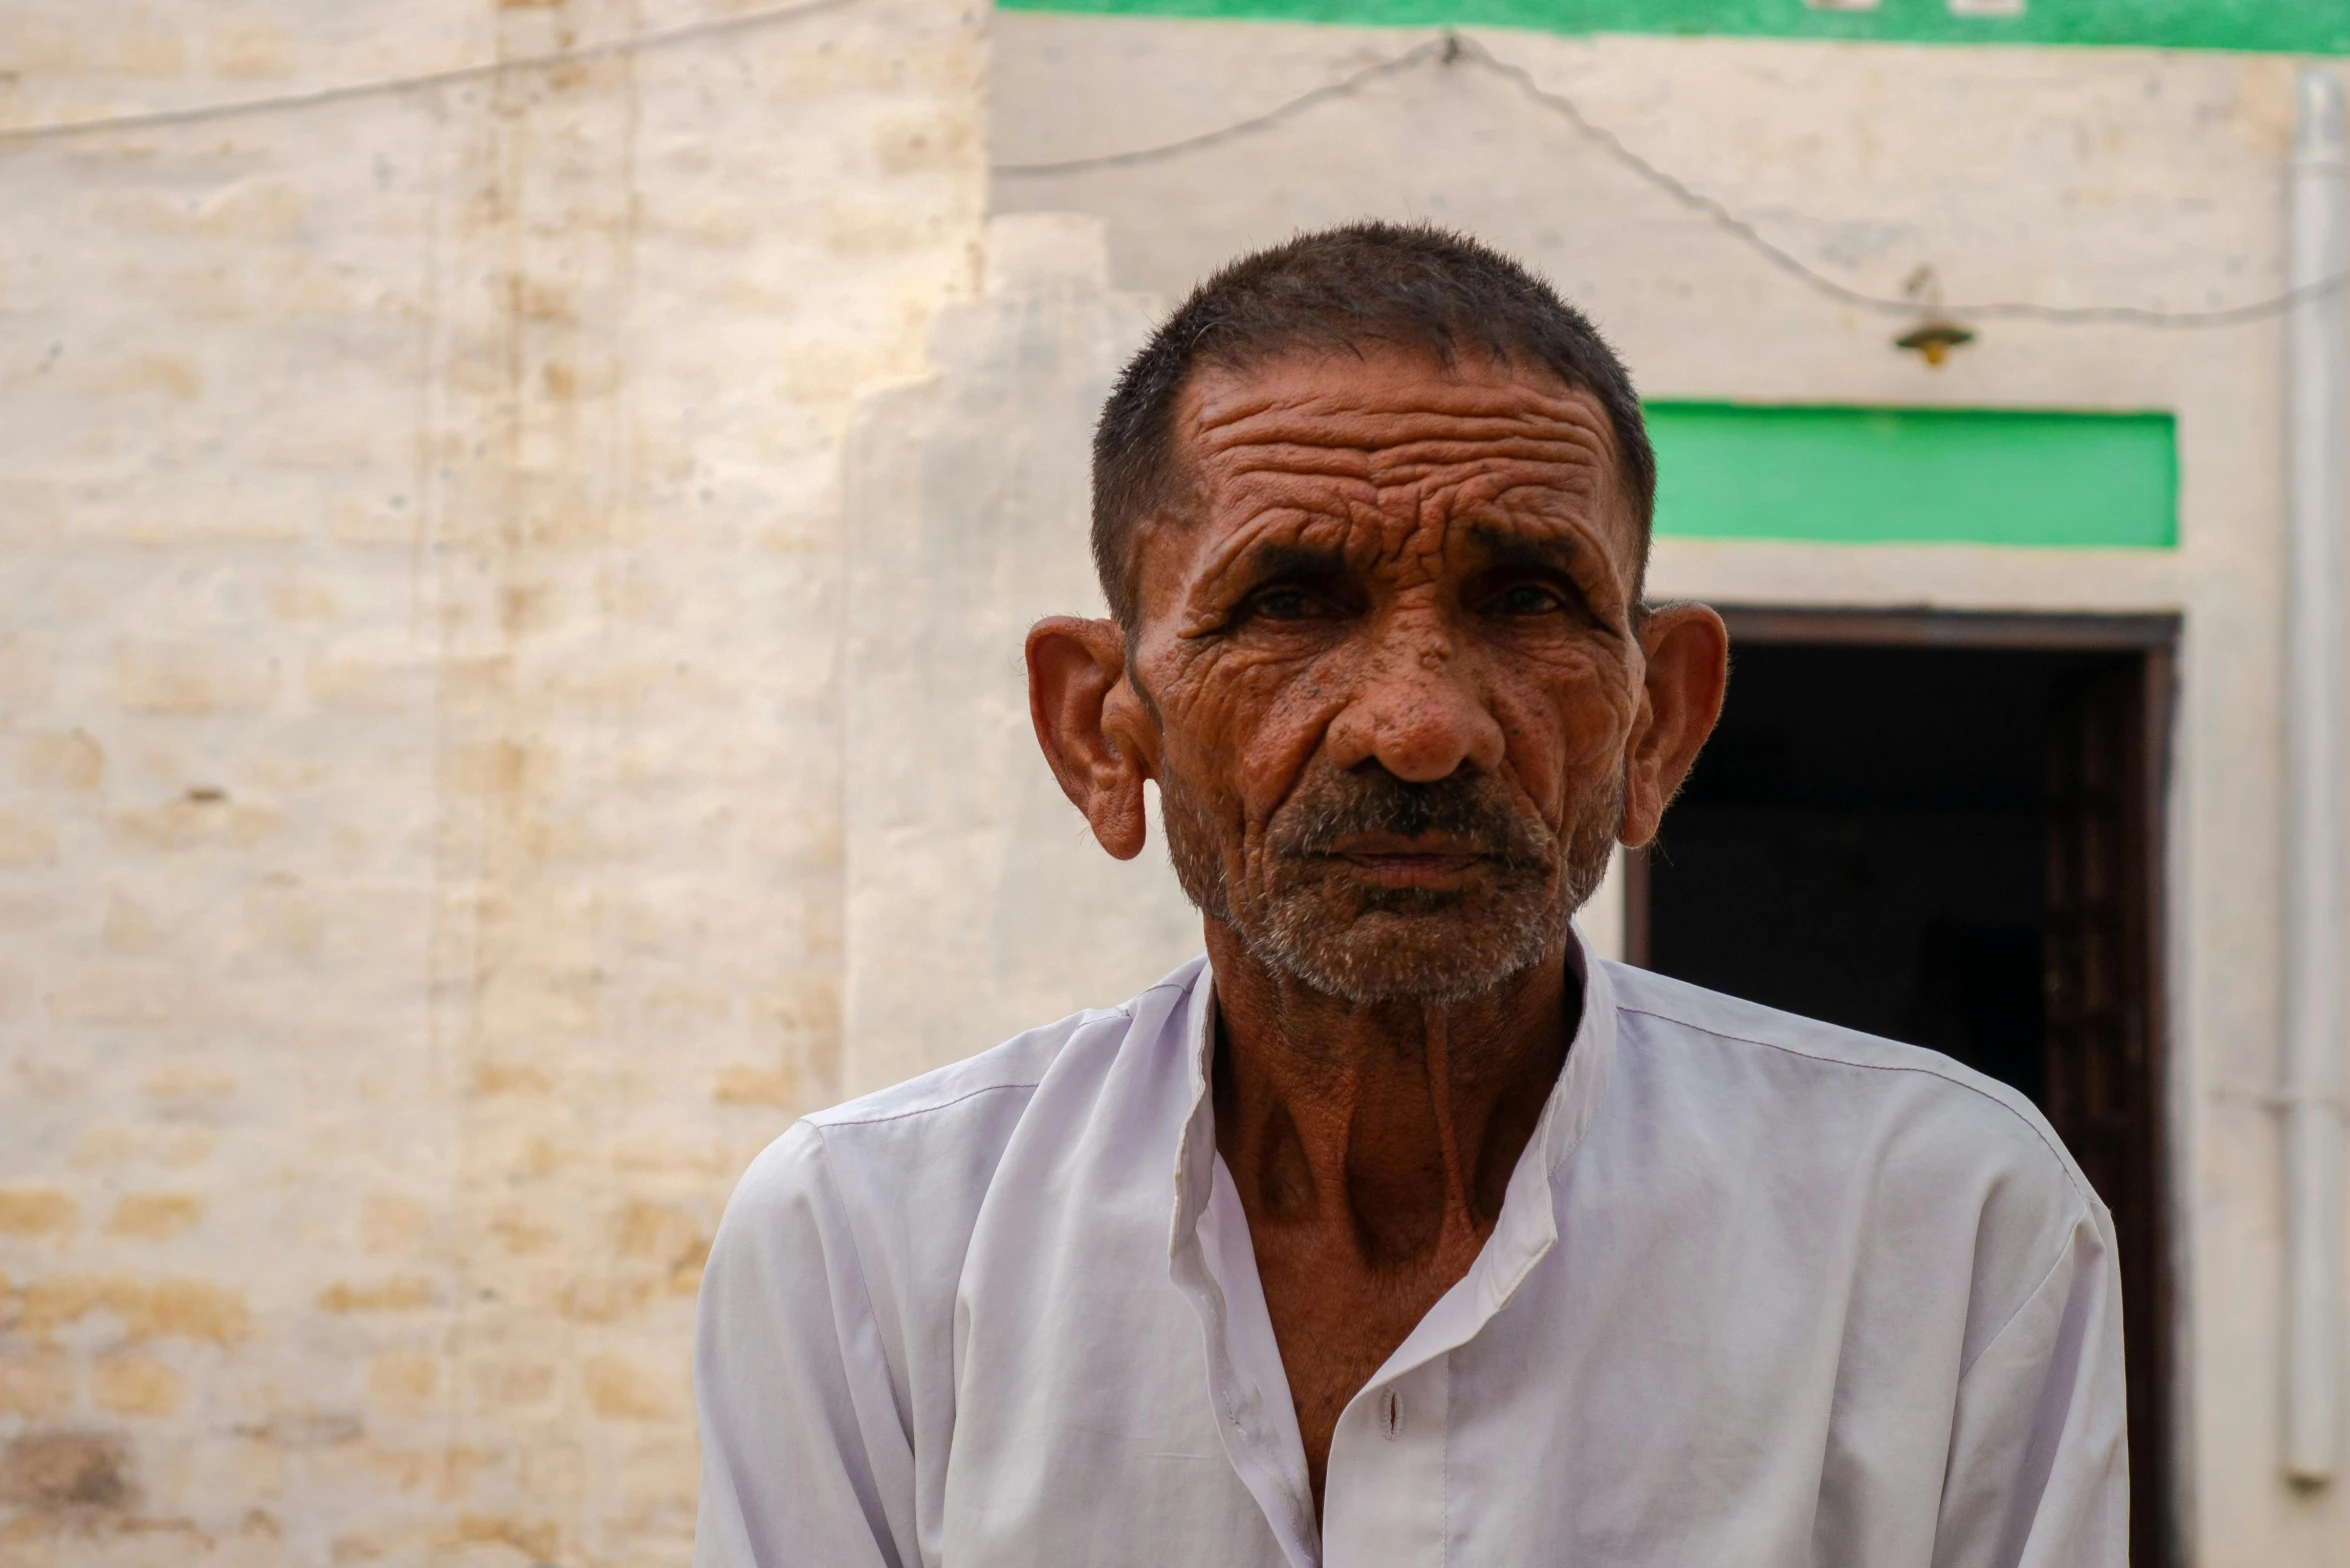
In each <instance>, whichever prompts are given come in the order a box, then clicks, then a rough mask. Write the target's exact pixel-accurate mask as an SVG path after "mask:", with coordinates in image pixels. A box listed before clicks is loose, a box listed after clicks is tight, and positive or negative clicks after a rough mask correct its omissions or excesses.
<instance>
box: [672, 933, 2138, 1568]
mask: <svg viewBox="0 0 2350 1568" xmlns="http://www.w3.org/2000/svg"><path fill="white" fill-rule="evenodd" d="M1571 954H1572V957H1571V961H1572V962H1574V963H1575V964H1576V967H1577V968H1578V969H1579V970H1580V971H1581V972H1582V973H1583V974H1584V976H1585V983H1584V993H1583V995H1584V1001H1583V1012H1582V1018H1581V1022H1580V1024H1579V1026H1578V1028H1577V1030H1576V1034H1575V1038H1574V1042H1573V1044H1572V1047H1571V1048H1570V1050H1569V1052H1568V1055H1567V1065H1566V1068H1565V1070H1564V1071H1563V1072H1562V1073H1561V1074H1560V1076H1559V1080H1558V1084H1557V1086H1556V1088H1555V1089H1554V1090H1553V1091H1552V1093H1551V1096H1550V1099H1549V1102H1548V1104H1547V1105H1546V1106H1545V1108H1544V1110H1543V1113H1542V1117H1541V1120H1540V1122H1539V1123H1538V1125H1537V1126H1536V1128H1535V1131H1534V1135H1533V1137H1532V1139H1531V1140H1530V1141H1529V1142H1528V1144H1527V1147H1526V1151H1525V1154H1524V1156H1523V1157H1522V1158H1521V1159H1520V1160H1519V1162H1518V1166H1517V1169H1516V1171H1515V1173H1514V1174H1513V1175H1512V1176H1511V1178H1510V1184H1509V1187H1508V1190H1507V1195H1506V1198H1505V1201H1504V1202H1503V1205H1502V1211H1501V1214H1500V1216H1499V1218H1498V1220H1497V1221H1496V1223H1495V1226H1494V1230H1493V1234H1492V1237H1491V1239H1490V1240H1488V1241H1487V1242H1486V1244H1485V1247H1484V1250H1483V1251H1482V1252H1481V1253H1480V1254H1479V1255H1478V1257H1477V1260H1476V1262H1475V1264H1474V1265H1473V1266H1472V1267H1471V1268H1470V1270H1469V1272H1468V1273H1467V1275H1465V1276H1464V1277H1463V1278H1462V1279H1461V1280H1460V1282H1459V1283H1458V1284H1456V1285H1454V1286H1453V1288H1452V1289H1451V1291H1449V1292H1448V1293H1447V1294H1446V1295H1445V1296H1444V1297H1443V1298H1442V1299H1441V1300H1439V1301H1438V1302H1437V1303H1436V1305H1435V1306H1434V1307H1433V1308H1431V1309H1430V1310H1429V1313H1428V1315H1427V1317H1426V1318H1424V1319H1423V1320H1422V1321H1421V1322H1420V1324H1419V1326H1418V1327H1417V1328H1416V1329H1414V1330H1413V1332H1412V1334H1411V1335H1410V1337H1409V1338H1407V1339H1406V1340H1405V1341H1404V1343H1403V1344H1402V1346H1401V1347H1400V1348H1398V1349H1397V1350H1396V1352H1395V1354H1394V1355H1393V1356H1392V1357H1390V1358H1389V1359H1388V1361H1387V1363H1386V1365H1385V1366H1383V1367H1382V1368H1380V1370H1379V1372H1378V1373H1377V1374H1376V1375H1375V1376H1374V1377H1373V1378H1372V1379H1371V1381H1370V1382H1369V1383H1368V1384H1367V1385H1365V1387H1364V1388H1363V1390H1362V1392H1361V1393H1359V1394H1358V1395H1356V1396H1355V1398H1354V1400H1353V1401H1352V1402H1351V1403H1350V1404H1349V1405H1348V1406H1347V1407H1346V1410H1345V1411H1344V1413H1343V1414H1342V1415H1341V1416H1340V1418H1339V1422H1338V1428H1337V1432H1336V1435H1335V1437H1334V1438H1333V1440H1332V1443H1331V1448H1330V1463H1329V1471H1328V1480H1327V1483H1326V1485H1327V1490H1326V1495H1325V1502H1324V1509H1323V1514H1322V1519H1321V1523H1320V1527H1319V1529H1317V1527H1316V1523H1315V1518H1314V1507H1313V1501H1312V1494H1311V1493H1310V1491H1309V1490H1308V1485H1307V1479H1306V1464H1305V1452H1304V1448H1303V1445H1302V1444H1301V1442H1300V1440H1299V1437H1298V1430H1297V1420H1296V1414H1295V1411H1294V1409H1293V1408H1292V1406H1291V1403H1290V1397H1289V1391H1288V1383H1287V1381H1286V1379H1285V1378H1284V1376H1283V1374H1282V1369H1281V1358H1280V1352H1279V1349H1278V1347H1277V1345H1276V1343H1275V1341H1274V1337H1273V1331H1272V1326H1271V1322H1270V1320H1269V1318H1268V1317H1267V1315H1266V1311H1265V1303H1264V1295H1263V1292H1262V1290H1261V1289H1260V1287H1259V1285H1258V1281H1257V1273H1256V1264H1255V1260H1254V1255H1253V1253H1252V1251H1251V1249H1250V1245H1249V1238H1248V1227H1247V1221H1246V1219H1245V1217H1244V1216H1243V1213H1242V1210H1241V1206H1240V1200H1239V1195H1238V1192H1237V1191H1236V1190H1235V1188H1234V1186H1233V1182H1232V1178H1231V1175H1230V1174H1229V1172H1228V1171H1227V1170H1226V1169H1225V1167H1224V1163H1223V1161H1222V1159H1221V1158H1220V1157H1219V1156H1218V1155H1217V1153H1216V1141H1215V1129H1214V1125H1213V1112H1212V1108H1211V1104H1210V1100H1209V1096H1208V1067H1209V1049H1210V1042H1211V1041H1212V1039H1213V1037H1214V1032H1213V1029H1212V1027H1211V1024H1212V1020H1213V1008H1214V1004H1213V1000H1212V989H1213V988H1212V985H1211V981H1210V976H1209V973H1208V969H1207V963H1206V960H1205V959H1195V960H1194V961H1193V962H1192V963H1190V964H1188V965H1186V966H1185V967H1183V968H1182V969H1179V970H1177V971H1176V972H1175V973H1174V974H1173V975H1170V976H1169V977H1168V978H1167V979H1166V980H1164V981H1162V982H1160V983H1159V984H1158V985H1155V986H1153V987H1152V988H1151V989H1149V990H1148V991H1145V992H1143V993H1142V995H1140V996H1138V997H1136V998H1135V999H1134V1000H1133V1001H1131V1002H1129V1003H1127V1004H1126V1005H1125V1006H1124V1007H1121V1008H1118V1009H1116V1010H1115V1011H1110V1012H1087V1013H1080V1014H1078V1015H1076V1016H1075V1017H1072V1018H1065V1019H1063V1020H1062V1021H1060V1022H1059V1023H1056V1024H1052V1025H1049V1026H1047V1027H1045V1028H1042V1029H1037V1030H1034V1031H1032V1032H1030V1033H1028V1034H1024V1035H1021V1036H1019V1037H1018V1038H1016V1039H1013V1040H1011V1041H1008V1042H1006V1043H1005V1044H1003V1045H1001V1046H998V1047H997V1048H996V1049H994V1050H992V1051H989V1052H987V1053H986V1054H984V1055H982V1056H978V1057H974V1058H972V1059H971V1060H969V1061H966V1062H962V1063H959V1064H957V1065H956V1066H953V1067H948V1068H945V1069H942V1070H940V1071H938V1072H934V1073H930V1074H928V1075H926V1076H924V1077H921V1078H917V1079H915V1080H914V1081H912V1082H911V1083H906V1084H902V1085H900V1086H898V1087H897V1088H894V1089H889V1090H886V1091H884V1092H882V1093H880V1094H875V1095H870V1096H868V1097H866V1098H864V1099H861V1100H856V1101H853V1102H851V1103H849V1104H847V1105H843V1106H840V1107H839V1108H837V1109H834V1110H830V1111H826V1112H824V1113H822V1114H821V1115H817V1116H811V1117H809V1118H807V1119H806V1120H804V1121H802V1122H800V1123H799V1124H798V1125H796V1126H794V1127H793V1128H792V1129H791V1130H790V1131H789V1132H787V1133H786V1134H784V1136H783V1137H782V1138H781V1139H779V1140H778V1141H777V1142H776V1143H775V1144H774V1145H773V1146H772V1147H770V1148H769V1149H768V1150H767V1151H766V1152H765V1153H763V1154H762V1155H760V1156H759V1158H758V1160H757V1161H756V1163H754V1164H753V1165H752V1167H751V1169H750V1172H749V1174H748V1175H746V1176H745V1177H744V1178H743V1182H742V1185H741V1187H740V1188H739V1189H738V1190H737V1191H736V1193H735V1195H734V1199H733V1201H732V1202H731V1203H730V1204H729V1205H728V1207H727V1211H726V1216H725V1219H724V1221H723V1222H722V1223H721V1224H720V1226H719V1228H718V1235H717V1240H716V1243H715V1245H714V1246H713V1248H712V1250H711V1255H710V1262H709V1269H708V1272H707V1274H706V1275H705V1276H704V1281H703V1285H702V1300H701V1319H700V1328H699V1337H698V1344H697V1347H696V1354H695V1366H694V1380H695V1389H696V1397H697V1402H698V1405H699V1409H700V1416H701V1435H702V1466H703V1470H702V1502H701V1518H700V1526H699V1530H698V1533H697V1536H696V1541H695V1558H694V1560H695V1562H696V1564H697V1565H699V1568H752V1565H758V1568H783V1565H787V1564H791V1565H799V1564H809V1565H824V1568H862V1565H866V1564H894V1565H900V1568H912V1565H915V1564H925V1565H931V1568H939V1565H944V1568H1127V1565H1131V1568H1146V1565H1147V1568H1255V1565H1263V1568H1280V1565H1288V1568H1312V1565H1315V1564H1325V1565H1327V1568H1371V1565H1387V1564H1399V1565H1400V1564H1429V1565H1434V1564H1438V1563H1450V1564H1477V1565H1484V1564H1492V1565H1506V1568H1516V1565H1532V1564H1552V1563H1556V1564H1575V1565H1619V1564H1621V1565H1631V1564H1653V1565H1657V1568H1774V1565H1781V1564H1785V1565H1795V1564H1819V1565H1822V1568H1910V1565H1915V1568H1927V1565H1935V1568H1962V1565H1965V1568H1973V1565H1986V1568H1987V1565H1993V1564H1999V1565H2009V1564H2017V1565H2020V1564H2032V1565H2043V1568H2054V1565H2058V1564H2063V1565H2079V1568H2122V1565H2123V1564H2124V1561H2125V1558H2126V1536H2127V1515H2128V1506H2127V1502H2128V1494H2127V1486H2128V1482H2127V1476H2126V1469H2127V1466H2126V1463H2125V1459H2124V1439H2123V1403H2122V1399H2123V1394H2122V1390H2123V1383H2122V1355H2121V1308H2120V1284H2119V1279H2118V1276H2117V1274H2116V1272H2115V1266H2114V1250H2113V1230H2112V1225H2111V1223H2110V1221H2109V1220H2108V1218H2107V1216H2106V1213H2105V1210H2104V1208H2103V1207H2102V1206H2101V1205H2100V1204H2099V1203H2098V1201H2097V1199H2096V1197H2095V1196H2094V1195H2093V1194H2092V1193H2091V1192H2090V1190H2089V1187H2088V1185H2087V1183H2086V1182H2084V1181H2083V1180H2082V1178H2081V1174H2080V1172H2079V1171H2078V1170H2077V1169H2076V1168H2075V1167H2074V1165H2073V1163H2072V1161H2071V1160H2070V1159H2069V1158H2067V1157H2066V1155H2065V1152H2064V1150H2063V1148H2062V1147H2061V1146H2060V1145H2059V1144H2058V1142H2057V1140H2056V1138H2055V1135H2054V1134H2052V1133H2051V1132H2050V1131H2049V1129H2048V1126H2047V1124H2046V1123H2045V1122H2043V1121H2042V1120H2041V1118H2040V1116H2039V1115H2038V1113H2037V1112H2035V1111H2034V1110H2033V1109H2032V1107H2031V1105H2030V1104H2029V1103H2028V1102H2026V1101H2025V1100H2024V1099H2023V1098H2022V1097H2021V1096H2020V1095H2018V1094H2016V1093H2014V1092H2013V1091H2012V1090H2009V1089H2007V1088H2005V1087H2003V1086H2001V1085H1999V1084H1997V1083H1994V1082H1992V1081H1991V1080H1989V1079H1987V1078H1984V1077H1982V1076H1980V1075H1979V1074H1976V1073H1973V1072H1969V1071H1968V1070H1967V1069H1965V1068H1963V1067H1960V1066H1958V1065H1957V1064H1956V1063H1954V1062H1951V1061H1950V1060H1948V1059H1947V1058H1944V1057H1941V1056H1938V1055H1935V1054H1934V1053H1932V1052H1930V1051H1922V1050H1918V1049H1915V1048H1913V1047H1910V1046H1904V1045H1895V1044H1892V1043H1890V1042H1888V1041H1884V1040H1877V1039H1872V1038H1870V1037H1868V1036H1865V1035H1858V1034H1854V1033H1851V1032H1849V1031H1847V1030H1843V1029H1838V1028H1834V1027H1831V1026H1829V1025H1827V1024H1820V1023H1813V1022H1810V1021H1808V1020H1805V1019H1801V1018H1796V1017H1792V1016H1789V1015H1788V1014H1785V1013H1779V1012H1774V1011H1772V1010H1770V1009H1768V1008H1764V1007H1757V1006H1754V1005H1752V1004H1751V1003H1747V1002H1741V1001H1736V1000H1733V999H1731V998H1729V997H1725V996H1719V995H1715V994H1713V993H1711V992H1707V991H1702V990H1699V989H1697V988H1695V987H1693V986H1688V985H1683V984H1680V983H1678V982H1676V981H1672V980H1667V979H1664V978H1662V977H1659V976H1656V975H1652V974H1647V973H1644V972H1642V971H1640V970H1636V969H1627V968H1623V967H1619V966H1617V965H1613V964H1602V963H1598V962H1595V961H1593V960H1591V959H1590V958H1589V957H1588V955H1587V954H1586V953H1585V952H1584V951H1583V950H1582V949H1581V947H1580V945H1579V944H1578V945H1577V946H1576V947H1575V948H1574V949H1572V950H1571Z"/></svg>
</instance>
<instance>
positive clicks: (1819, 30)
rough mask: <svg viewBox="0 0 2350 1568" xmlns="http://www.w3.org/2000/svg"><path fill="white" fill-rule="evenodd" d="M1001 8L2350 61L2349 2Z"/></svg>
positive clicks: (1271, 3)
mask: <svg viewBox="0 0 2350 1568" xmlns="http://www.w3.org/2000/svg"><path fill="white" fill-rule="evenodd" d="M997 3H998V4H999V5H1001V6H1002V7H1003V8H1004V9H1005V10H1008V11H1082V12H1092V13H1095V14H1099V15H1109V16H1189V17H1223V18H1229V19H1234V20H1239V19H1253V20H1280V21H1290V22H1335V23H1342V24H1345V25H1348V26H1355V27H1523V28H1528V29H1531V30H1533V31H1536V32H1545V33H1666V34H1710V35H1715V36H1721V37H1733V38H1737V37H1745V38H1755V37H1760V38H1821V39H1845V40H1861V41H1869V42H1876V43H1923V44H2086V45H2102V46H2105V47H2109V48H2139V49H2228V50H2257V51H2269V52H2274V53H2280V54H2350V4H2346V3H2344V0H2025V3H2024V4H2023V5H2022V6H2021V7H2020V8H2019V9H2017V10H2016V11H2015V13H2014V14H2013V15H2006V16H1999V15H1980V14H1970V15H1954V14H1953V13H1952V9H1951V6H1950V4H1949V3H1948V0H1880V4H1878V5H1877V7H1876V8H1875V9H1873V10H1860V9H1827V8H1815V7H1813V6H1809V5H1806V4H1804V3H1803V0H997ZM1960 9H1961V10H1965V9H1967V8H1966V7H1961V8H1960ZM1974 9H1976V10H1978V11H1980V10H1987V9H1992V8H1991V7H1976V8H1974Z"/></svg>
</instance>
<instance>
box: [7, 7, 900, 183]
mask: <svg viewBox="0 0 2350 1568" xmlns="http://www.w3.org/2000/svg"><path fill="white" fill-rule="evenodd" d="M856 3H857V0H799V3H798V4H796V5H776V6H764V7H761V8H760V9H758V10H754V11H739V12H737V13H735V14H734V15H732V16H715V17H709V18H706V19H704V20H702V21H699V22H687V23H684V24H682V25H680V26H677V27H662V28H653V29H650V30H648V31H646V32H641V33H631V34H629V35H627V36H626V37H622V38H611V39H606V40H605V41H603V42H602V43H594V44H581V45H579V46H578V47H576V48H571V49H550V50H548V51H547V52H545V53H544V54H526V55H514V56H511V57H509V58H507V59H503V60H484V61H482V62H481V63H479V64H477V65H456V66H450V67H448V68H447V69H445V70H439V71H422V72H419V73H417V74H416V75H414V76H386V77H378V78H375V79H372V80H369V81H363V82H346V83H343V84H342V85H340V86H335V87H319V88H313V89H311V90H309V91H307V92H294V93H281V94H278V95H276V96H273V97H267V98H238V99H232V100H230V101H228V102H225V103H200V104H190V105H188V106H187V107H185V108H180V109H152V110H147V111H144V112H142V113H138V114H111V115H96V116H92V117H90V118H88V119H81V120H59V121H55V122H53V123H50V124H46V125H7V126H0V147H6V146H24V145H27V144H30V143H33V142H46V141H57V140H61V139H63V138H65V137H69V136H96V135H100V134H102V133H104V132H107V131H144V130H152V129H155V128H157V127H159V126H168V125H195V124H199V123H202V122H203V121H206V120H227V119H235V118H238V117H241V116H244V115H253V114H275V113H280V112H282V111H285V110H290V109H311V108H316V107H318V106H319V105H321V104H331V103H348V102H350V101H351V100H352V99H355V98H375V97H382V96H387V95H390V94H395V93H407V92H417V91H421V90H423V89H426V88H433V87H454V86H457V85H460V84H462V83H465V82H478V81H483V80H487V79H489V78H491V77H497V76H503V75H505V74H507V73H508V72H513V71H545V70H554V69H556V68H558V67H561V66H566V65H588V64H592V63H594V62H595V61H598V60H610V59H614V58H617V57H618V56H621V55H631V54H642V53H644V52H646V51H647V50H652V49H661V48H666V47H668V46H669V45H672V44H682V43H690V42H692V41H693V40H695V39H699V38H714V37H718V36H720V35H722V34H726V33H740V32H748V31H750V30H751V29H753V28H758V27H765V26H767V25H769V24H770V23H775V22H784V21H789V20H791V19H792V18H794V17H802V16H813V15H815V14H816V13H818V12H820V11H837V10H840V9H842V8H843V7H845V6H850V5H854V4H856Z"/></svg>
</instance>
